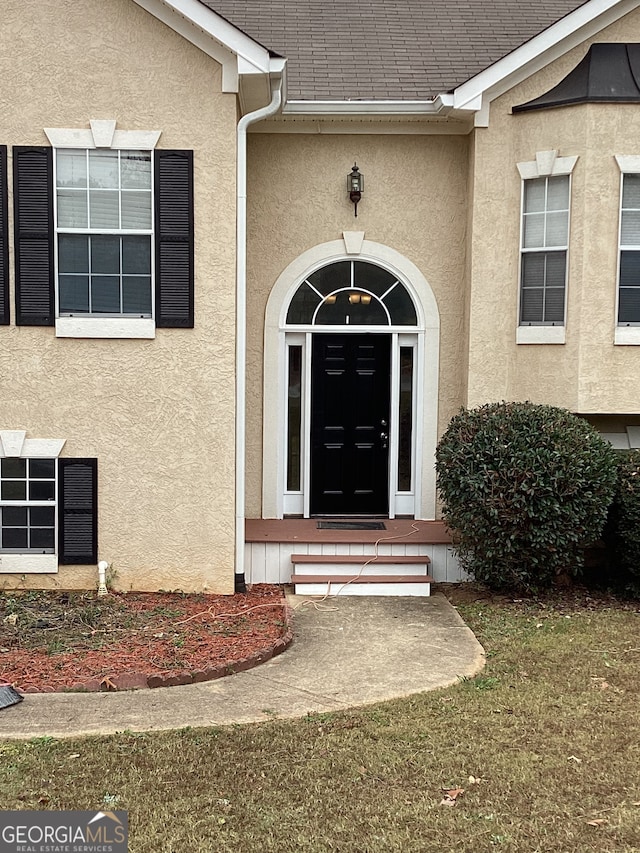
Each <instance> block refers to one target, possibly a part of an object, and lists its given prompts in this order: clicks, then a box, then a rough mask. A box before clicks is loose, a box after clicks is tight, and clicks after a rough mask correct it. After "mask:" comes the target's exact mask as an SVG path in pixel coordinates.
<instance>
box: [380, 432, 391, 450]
mask: <svg viewBox="0 0 640 853" xmlns="http://www.w3.org/2000/svg"><path fill="white" fill-rule="evenodd" d="M380 441H381V442H382V448H383V450H384V449H386V448H387V447H388V444H387V442H388V441H389V433H386V432H381V433H380Z"/></svg>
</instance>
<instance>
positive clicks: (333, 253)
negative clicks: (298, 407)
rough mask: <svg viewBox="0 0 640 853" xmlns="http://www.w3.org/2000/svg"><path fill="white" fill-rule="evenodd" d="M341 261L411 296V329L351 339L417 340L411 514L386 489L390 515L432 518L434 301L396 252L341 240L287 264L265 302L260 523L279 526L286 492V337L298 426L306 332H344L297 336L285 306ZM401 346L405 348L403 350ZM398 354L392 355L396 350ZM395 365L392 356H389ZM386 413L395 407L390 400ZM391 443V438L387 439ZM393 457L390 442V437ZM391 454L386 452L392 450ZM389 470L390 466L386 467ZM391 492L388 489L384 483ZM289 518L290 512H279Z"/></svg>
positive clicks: (304, 501) (305, 506)
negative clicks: (296, 377) (389, 275)
mask: <svg viewBox="0 0 640 853" xmlns="http://www.w3.org/2000/svg"><path fill="white" fill-rule="evenodd" d="M340 260H364V261H370V262H371V263H375V264H378V265H380V266H382V267H385V268H386V269H388V270H389V271H391V272H393V273H394V274H395V275H397V277H398V279H399V280H400V281H401V282H402V283H403V284H404V285H405V287H406V288H407V290H408V292H409V293H410V294H411V296H412V298H413V301H414V304H415V307H416V312H417V316H418V325H417V327H413V328H411V329H409V328H407V327H403V328H399V327H389V326H372V327H362V326H359V327H357V329H356V328H355V327H354V328H353V332H354V333H355V332H356V331H359V332H360V333H362V332H363V331H370V332H373V333H381V334H391V335H392V339H393V341H394V343H395V344H396V346H395V347H394V349H395V348H398V347H399V346H400V341H407V342H408V338H406V337H405V336H406V335H410V336H411V335H413V336H415V337H416V344H415V346H416V348H415V360H414V388H415V395H414V413H415V418H414V445H413V449H414V452H413V460H414V476H413V483H414V496H413V508H414V509H413V513H410V512H409V511H408V509H407V505H406V504H405V505H404V506H397V501H396V492H395V489H393V490H392V489H390V492H389V499H390V513H393V512H396V513H398V512H399V513H402V514H414V515H415V517H416V518H422V519H433V518H435V510H436V485H435V468H434V460H435V449H436V442H437V413H438V369H439V365H438V357H439V348H440V341H439V336H440V317H439V312H438V306H437V303H436V300H435V296H434V294H433V291H432V290H431V287H430V286H429V284H428V282H427V280H426V278H425V277H424V276H423V275H422V273H421V272H420V270H419V269H418V268H417V267H416V266H415V264H413V263H412V262H411V261H410V260H409V259H408V258H405V257H404V256H403V255H401V254H400V253H399V252H396V251H395V250H394V249H391V248H390V247H388V246H384V245H382V244H379V243H375V242H373V241H370V240H362V242H361V244H360V251H359V252H357V253H354V252H353V251H348V247H347V245H346V242H345V240H344V239H342V240H334V241H331V242H329V243H323V244H321V245H319V246H315V247H314V248H312V249H309V250H308V251H307V252H304V253H303V254H302V255H300V256H299V257H297V258H296V259H295V260H294V261H292V262H291V263H290V264H289V266H288V267H287V268H286V269H285V270H284V271H283V272H282V274H281V275H280V276H279V278H278V280H277V281H276V283H275V284H274V286H273V289H272V291H271V294H270V296H269V300H268V302H267V308H266V317H265V338H264V377H263V395H264V396H263V452H262V515H263V517H264V518H282V517H283V515H284V514H285V486H286V480H285V477H286V470H285V469H286V411H287V387H286V376H287V343H288V342H289V341H290V339H291V336H293V335H295V337H294V338H293V340H294V341H296V343H297V342H300V343H301V344H302V345H303V367H304V371H305V382H304V386H305V389H303V403H302V405H303V422H306V424H308V417H309V409H310V400H309V396H310V395H309V393H308V391H307V393H305V390H306V389H309V387H310V386H309V383H310V351H311V346H310V343H311V340H310V339H311V334H312V333H313V332H331V331H335V332H339V333H344V332H345V331H346V328H345V326H340V327H331V326H322V327H318V326H315V327H305V328H300V329H298V330H297V331H296V330H294V329H292V328H287V327H286V315H287V310H288V307H289V303H290V300H291V298H292V297H293V294H294V293H295V292H296V290H297V288H298V286H299V285H300V283H301V282H302V281H303V280H304V279H305V278H306V277H307V276H309V275H310V274H311V273H312V272H313V271H314V270H316V269H318V268H320V267H322V266H325V265H327V264H330V263H333V262H335V261H340ZM402 345H403V346H404V345H406V343H403V344H402ZM398 352H399V349H398ZM395 357H397V356H395ZM392 405H395V403H394V402H393V399H392ZM307 436H308V429H307V427H306V426H305V428H304V429H303V444H302V448H301V453H302V459H303V461H304V464H303V466H302V471H303V475H302V480H303V489H302V496H301V501H300V502H299V509H298V512H299V513H301V514H304V515H308V512H309V462H308V456H309V453H308V445H306V444H305V440H306V437H307ZM392 441H393V438H392ZM395 441H396V451H397V436H396V439H395ZM392 446H393V445H392ZM392 467H393V466H392ZM390 485H393V483H391V484H390ZM286 511H287V513H289V512H291V511H292V510H291V508H290V506H288V507H287V508H286Z"/></svg>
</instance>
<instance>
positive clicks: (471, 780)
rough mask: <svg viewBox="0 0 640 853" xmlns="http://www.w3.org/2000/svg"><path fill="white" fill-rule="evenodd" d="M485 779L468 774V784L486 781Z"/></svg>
mask: <svg viewBox="0 0 640 853" xmlns="http://www.w3.org/2000/svg"><path fill="white" fill-rule="evenodd" d="M486 781H487V780H486V779H482V778H481V777H480V776H469V784H470V785H479V784H480V782H486Z"/></svg>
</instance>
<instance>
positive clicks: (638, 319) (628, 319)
mask: <svg viewBox="0 0 640 853" xmlns="http://www.w3.org/2000/svg"><path fill="white" fill-rule="evenodd" d="M618 322H619V323H640V287H621V288H620V305H619V308H618Z"/></svg>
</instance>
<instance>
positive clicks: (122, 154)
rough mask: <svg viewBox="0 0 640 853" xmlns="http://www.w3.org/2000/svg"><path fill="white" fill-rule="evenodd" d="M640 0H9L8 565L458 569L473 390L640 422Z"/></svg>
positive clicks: (5, 74) (258, 571)
mask: <svg viewBox="0 0 640 853" xmlns="http://www.w3.org/2000/svg"><path fill="white" fill-rule="evenodd" d="M639 6H640V2H638V0H622V2H613V0H588V2H576V0H556V1H555V2H537V3H532V2H528V0H526V2H522V0H518V2H516V0H491V2H489V3H484V2H483V3H480V2H477V3H475V2H472V3H468V2H466V3H460V2H458V1H457V0H433V2H426V0H398V2H384V3H383V2H372V0H368V2H366V3H365V2H362V0H354V2H352V3H350V4H342V3H337V2H332V0H324V2H322V3H320V2H317V0H296V2H295V3H293V2H286V0H206V2H205V0H55V2H54V0H38V2H36V0H20V2H18V0H5V3H4V6H3V12H4V14H3V24H2V27H1V28H0V48H1V49H0V67H1V70H2V74H1V79H2V85H1V86H0V99H1V102H2V110H0V322H1V325H0V519H1V521H0V537H1V538H0V588H4V589H10V588H14V587H19V588H28V587H61V588H83V587H92V586H94V585H95V583H96V565H97V563H98V561H105V562H107V563H108V564H109V565H110V566H111V569H112V572H113V574H114V575H115V585H116V586H117V587H119V588H121V589H138V590H154V589H182V590H184V591H203V590H204V591H205V592H216V593H232V592H233V591H234V589H238V588H242V585H243V583H244V581H247V582H254V583H255V582H262V581H269V582H286V581H288V580H289V579H290V578H291V573H292V571H295V569H294V568H293V566H295V565H296V561H297V562H298V563H301V564H305V561H306V563H307V564H308V563H310V562H311V559H310V558H311V557H312V556H313V555H317V556H319V557H321V558H322V559H321V560H320V561H319V563H320V566H321V568H322V562H323V561H324V563H325V564H327V563H331V562H334V563H335V562H336V558H338V557H343V558H344V559H343V562H344V563H347V564H348V563H349V561H351V563H352V564H355V563H357V562H358V561H359V562H362V561H363V560H367V559H369V556H368V555H372V554H374V553H380V554H386V555H387V556H388V557H389V558H391V557H394V558H395V557H401V558H403V559H404V560H405V563H406V564H407V565H408V564H409V563H411V558H414V557H415V558H416V561H417V562H420V559H424V557H425V556H428V557H429V558H430V560H431V567H430V572H431V574H432V575H433V576H434V577H435V578H436V579H454V578H457V577H459V576H460V575H459V570H458V569H457V566H456V563H455V560H454V559H453V557H452V554H451V550H450V548H449V545H448V537H447V534H446V531H444V529H443V526H442V524H441V523H440V522H438V503H437V495H436V487H435V471H434V451H435V447H436V444H437V440H438V437H439V436H440V435H441V434H442V432H443V431H444V429H445V428H446V425H447V423H448V422H449V420H450V418H451V417H452V416H453V415H454V414H455V413H456V412H457V411H458V409H459V408H460V406H475V405H478V404H481V403H484V402H488V401H495V400H503V399H505V400H524V399H527V400H532V401H535V402H544V403H550V404H554V405H559V406H563V407H566V408H568V409H570V410H571V411H573V412H575V413H577V414H580V415H582V416H584V417H586V418H588V419H589V420H590V421H591V422H592V423H594V424H595V425H596V426H597V427H598V429H600V430H601V432H602V433H603V434H605V435H607V436H608V437H609V438H610V440H611V441H612V442H613V443H614V444H615V445H616V446H618V447H635V446H640V378H639V377H640V348H639V347H640V143H639V141H638V140H639V137H640V133H639V131H640V112H639V109H640V8H639ZM354 167H357V168H354ZM360 174H362V175H364V178H365V183H364V186H363V187H358V186H356V185H354V184H350V183H348V181H350V180H352V179H353V178H354V177H355V178H357V177H358V175H360ZM348 176H349V177H348ZM356 191H357V192H356ZM355 201H357V202H358V204H357V205H356V204H355V203H354V202H355ZM318 518H322V519H325V520H329V522H331V520H334V521H336V520H337V521H339V522H340V523H344V522H349V521H354V520H362V519H373V518H375V519H382V520H383V522H385V524H386V530H387V533H386V534H385V533H377V532H371V531H365V532H364V533H357V534H356V532H355V531H351V530H349V529H348V527H347V529H340V530H338V531H337V533H316V530H317V528H318V525H317V524H316V519H318ZM296 525H297V526H296ZM351 526H356V525H351ZM335 527H336V525H335V524H334V525H331V524H329V529H330V530H334V529H335ZM385 539H386V541H384V540H385ZM316 568H317V567H316ZM324 571H326V565H325V568H324Z"/></svg>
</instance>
